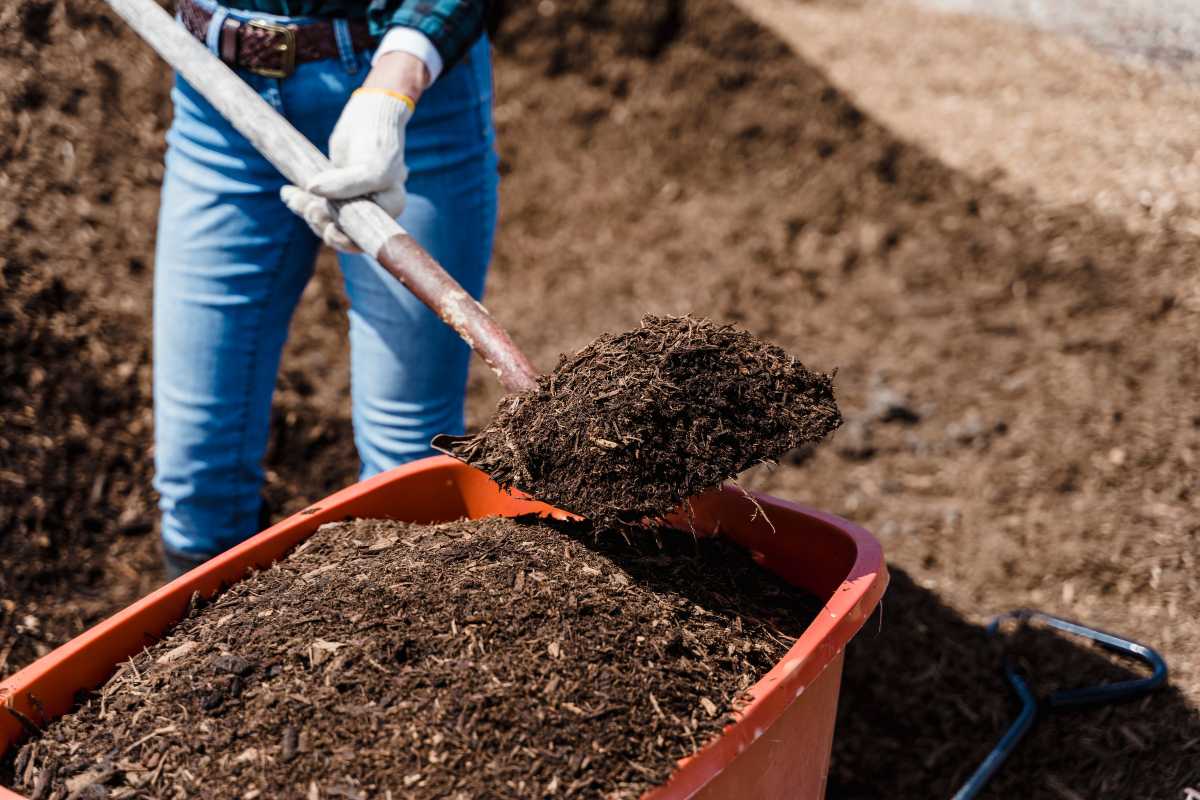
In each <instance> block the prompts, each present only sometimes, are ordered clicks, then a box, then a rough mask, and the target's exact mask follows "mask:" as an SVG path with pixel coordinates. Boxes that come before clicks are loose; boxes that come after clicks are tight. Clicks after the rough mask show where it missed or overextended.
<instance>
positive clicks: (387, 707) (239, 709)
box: [6, 517, 818, 800]
mask: <svg viewBox="0 0 1200 800" xmlns="http://www.w3.org/2000/svg"><path fill="white" fill-rule="evenodd" d="M633 539H634V541H631V542H626V541H625V540H624V539H623V538H622V537H620V536H617V535H602V536H599V537H594V536H593V535H592V534H591V533H590V532H589V531H587V529H585V528H583V527H581V526H576V525H569V524H565V523H553V522H547V521H540V520H536V519H530V518H526V519H522V520H509V519H504V518H499V517H492V518H487V519H483V520H476V521H462V522H454V523H447V524H442V525H436V526H420V525H412V524H407V523H398V522H394V521H386V520H359V521H354V522H346V523H340V524H336V525H327V526H325V527H323V528H322V529H321V530H320V531H318V532H317V533H316V534H315V535H314V536H313V537H312V538H311V539H310V540H309V541H308V542H306V543H305V544H303V545H301V546H300V547H299V548H298V549H297V551H296V552H295V553H294V554H293V555H292V556H290V557H289V558H287V559H286V560H284V561H283V562H280V563H278V564H276V565H275V566H273V567H272V568H270V569H268V570H265V571H263V572H260V573H257V574H256V575H253V576H251V577H249V578H247V579H246V580H244V581H242V582H240V583H238V584H236V585H235V586H233V587H232V588H230V589H229V590H228V591H226V592H225V593H224V594H223V595H221V596H219V597H218V598H217V599H216V600H215V601H213V602H212V603H211V604H210V605H207V606H206V607H204V608H197V609H195V610H193V612H192V613H191V614H190V615H189V616H188V618H187V619H185V620H184V621H183V622H181V623H180V624H179V625H178V626H177V627H176V628H175V629H174V630H173V631H172V632H171V634H170V635H169V636H167V637H166V638H165V639H164V640H162V641H161V642H159V643H158V644H157V645H155V646H154V647H152V648H150V649H149V650H147V651H144V652H143V653H142V654H141V655H139V656H137V657H136V658H134V659H132V661H130V662H127V663H126V664H125V665H124V666H123V667H122V668H121V669H120V670H119V671H118V673H117V674H116V675H115V676H114V677H113V678H112V679H111V680H109V682H108V683H107V684H106V685H105V686H104V687H102V688H101V689H100V690H99V691H98V692H96V693H94V694H93V695H92V696H90V697H89V698H88V699H87V700H86V701H85V702H84V703H83V705H82V706H81V708H79V709H78V710H77V711H76V712H75V713H73V714H71V715H70V716H68V717H65V718H63V719H62V720H60V721H59V722H57V723H55V724H53V725H51V726H50V727H49V728H48V729H47V731H46V732H45V733H44V735H42V736H41V737H40V738H38V739H37V740H35V741H33V742H31V743H29V744H28V745H26V746H25V747H24V748H22V749H21V750H20V751H19V753H18V755H17V756H16V758H15V760H14V761H10V763H9V769H8V770H6V771H8V773H9V775H10V776H12V777H13V779H14V780H15V782H16V784H17V786H18V788H20V789H21V790H22V791H25V792H27V793H30V794H31V795H32V796H34V797H38V798H57V799H59V800H61V798H66V797H68V796H73V797H83V796H87V797H101V796H104V797H112V798H119V797H138V798H141V797H164V796H168V797H169V796H188V797H245V796H258V797H297V796H301V797H344V798H354V797H363V798H365V797H387V796H389V795H388V792H390V793H391V794H390V796H391V797H395V798H400V797H421V798H424V797H460V798H468V797H472V798H473V797H485V796H486V797H521V798H528V797H543V796H548V797H589V798H590V797H613V798H633V797H637V796H639V795H640V794H641V793H643V792H644V791H645V790H646V789H648V788H650V787H652V786H654V785H656V784H659V783H661V782H663V781H665V780H666V779H667V777H668V776H669V775H670V773H671V771H672V769H673V767H674V765H675V762H676V761H677V760H678V759H679V758H682V757H683V756H686V755H688V754H689V753H691V752H693V751H695V750H696V749H697V748H698V747H699V746H700V745H701V744H703V743H704V742H705V741H707V740H709V739H710V738H712V737H713V736H715V735H716V734H718V733H719V732H720V730H721V728H722V727H723V726H724V725H725V724H726V723H727V722H728V721H729V714H730V712H731V710H732V709H733V708H735V707H736V705H737V704H738V703H739V701H740V698H741V697H743V695H744V692H745V690H746V689H747V688H748V687H749V686H750V685H751V684H752V683H753V682H754V681H756V680H757V679H758V678H759V677H761V676H762V675H763V674H764V673H765V672H766V671H767V670H768V669H769V668H770V667H771V666H772V665H773V664H774V663H775V662H776V661H777V660H778V659H779V658H780V657H781V656H782V655H783V653H784V652H786V650H787V648H788V647H789V646H790V645H791V642H792V641H793V637H796V636H798V635H799V634H800V633H801V632H802V631H803V630H804V628H805V627H806V626H807V624H808V623H809V621H811V619H812V618H813V614H814V612H815V610H816V608H817V607H818V604H816V602H815V601H814V600H812V598H810V597H809V596H807V595H804V594H803V593H801V592H799V591H798V590H796V589H794V588H792V587H790V586H788V585H787V584H785V583H783V582H782V581H780V580H778V579H776V578H775V577H773V576H771V575H770V574H769V573H766V572H765V571H763V570H762V569H761V568H759V567H757V566H756V565H755V564H754V563H753V561H751V560H750V558H749V557H748V556H747V555H746V554H745V552H744V551H742V550H741V549H740V548H738V547H737V546H735V545H732V544H730V543H728V542H726V541H723V540H719V539H702V540H699V541H697V540H696V539H694V538H693V537H692V536H691V535H690V534H687V533H679V532H675V531H659V532H657V534H656V536H637V537H633ZM248 792H249V793H250V794H247V793H248ZM254 792H259V793H260V794H258V795H254ZM84 793H88V794H84Z"/></svg>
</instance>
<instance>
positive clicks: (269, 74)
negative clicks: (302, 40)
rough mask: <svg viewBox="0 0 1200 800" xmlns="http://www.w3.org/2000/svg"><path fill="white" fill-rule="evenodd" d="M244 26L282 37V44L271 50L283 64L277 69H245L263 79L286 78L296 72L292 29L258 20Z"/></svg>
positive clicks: (294, 42) (293, 30)
mask: <svg viewBox="0 0 1200 800" xmlns="http://www.w3.org/2000/svg"><path fill="white" fill-rule="evenodd" d="M246 25H247V26H248V27H251V28H258V29H259V30H263V31H267V32H268V33H278V34H282V35H283V42H281V43H280V44H277V45H275V47H274V48H272V49H273V50H275V52H277V53H279V57H280V59H281V60H282V62H283V63H282V64H281V65H280V66H279V67H247V69H249V70H250V71H251V72H253V73H254V74H255V75H262V76H263V77H264V78H286V77H288V76H290V75H291V74H292V73H293V72H295V71H296V31H295V29H294V28H290V27H288V26H287V25H280V24H279V23H277V22H267V21H266V20H260V19H252V20H250V21H249V22H247V23H246Z"/></svg>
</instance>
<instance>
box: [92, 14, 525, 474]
mask: <svg viewBox="0 0 1200 800" xmlns="http://www.w3.org/2000/svg"><path fill="white" fill-rule="evenodd" d="M107 2H108V4H109V5H110V6H111V7H112V8H113V10H114V11H116V12H117V14H119V15H120V16H121V17H122V18H123V19H124V20H125V21H126V22H128V23H129V25H130V27H132V28H133V29H134V31H136V32H137V34H138V35H139V36H141V37H142V39H144V40H145V41H146V42H147V43H148V44H149V45H150V46H151V47H153V48H154V50H155V51H156V52H157V53H158V54H159V55H160V56H162V57H163V59H164V60H166V61H167V63H168V64H170V65H171V66H172V67H174V68H175V70H176V71H177V72H179V74H180V75H182V76H183V77H184V78H185V79H186V80H187V82H188V83H190V84H191V85H192V86H193V87H195V88H196V90H197V91H198V92H200V93H201V94H202V95H203V96H204V98H205V99H206V100H208V102H209V103H211V104H212V105H213V107H214V108H216V109H217V111H219V112H220V113H221V115H222V116H224V117H225V118H226V119H227V120H229V122H230V123H231V124H232V125H233V127H235V128H236V129H237V130H238V132H239V133H241V134H242V135H243V136H245V137H246V138H247V139H249V140H250V142H251V143H252V144H253V145H254V146H255V147H256V148H258V151H259V152H260V153H262V154H263V155H264V156H265V157H266V158H267V160H268V161H270V162H271V164H273V165H274V166H275V168H276V169H278V170H279V172H280V173H282V174H283V176H284V177H286V178H287V179H288V180H289V181H291V182H292V183H294V184H295V185H297V186H307V185H308V181H309V179H310V178H312V177H313V176H314V175H316V174H318V173H320V172H323V171H324V170H327V169H329V168H331V167H332V166H333V164H332V163H331V162H330V161H329V159H328V158H326V157H325V156H324V155H322V153H321V151H320V150H318V149H317V148H316V147H315V146H314V145H313V143H312V142H310V141H309V140H308V139H306V138H305V137H304V134H302V133H300V131H298V130H296V129H295V128H294V127H292V125H291V123H289V122H288V121H287V120H286V119H284V118H283V117H282V116H280V115H279V113H278V112H276V111H275V109H274V108H272V107H271V105H270V104H269V103H267V102H266V101H265V100H263V99H262V98H261V97H259V95H258V94H257V93H256V92H255V91H254V90H253V89H251V88H250V87H249V86H248V85H247V84H246V83H245V82H244V81H243V80H242V79H241V78H240V77H238V75H237V73H235V72H234V71H233V70H232V69H230V68H229V67H228V66H226V65H225V63H224V62H222V61H221V60H220V59H218V58H217V57H216V56H215V55H214V54H213V53H212V52H210V51H209V50H208V48H207V47H205V46H204V45H202V44H201V43H200V42H199V41H197V40H196V39H195V38H193V37H192V35H191V34H190V33H188V32H187V31H186V30H184V28H183V26H181V25H179V24H177V23H176V22H175V20H173V19H172V18H171V17H170V15H169V14H167V12H166V11H164V10H163V9H162V8H161V7H159V6H158V4H157V3H155V2H154V0H107ZM329 208H330V210H331V211H332V212H333V217H334V219H335V220H336V221H337V224H338V227H340V228H341V229H342V230H343V231H345V232H346V235H347V236H349V237H350V238H351V239H352V240H353V241H354V243H355V244H356V245H358V247H359V248H360V249H361V250H362V251H363V252H364V253H367V254H368V255H372V256H374V257H375V260H377V261H378V262H379V263H380V264H381V265H382V266H383V268H384V269H386V270H387V271H388V272H390V273H391V274H392V275H394V276H395V277H396V278H397V279H398V280H399V281H400V282H401V283H403V284H404V285H405V286H407V287H408V289H409V290H410V291H411V292H412V293H413V294H414V295H416V296H417V298H418V299H420V300H421V302H423V303H425V305H427V306H429V307H430V308H431V309H433V311H434V312H435V313H436V314H437V315H438V316H439V317H441V319H442V321H443V322H445V323H446V324H447V325H449V326H450V327H451V328H453V329H454V330H455V331H456V332H457V333H458V335H459V336H461V337H462V338H463V341H465V342H466V343H467V344H468V345H470V346H471V349H472V350H474V351H475V352H476V353H478V354H479V356H480V357H481V358H482V359H483V360H484V362H486V363H487V365H488V366H489V367H491V369H492V371H493V372H494V373H496V377H497V378H499V380H500V384H501V385H502V386H503V387H504V388H505V390H506V391H509V392H524V391H528V390H530V389H533V388H534V387H535V386H536V385H537V373H536V372H535V371H534V369H533V366H532V365H531V364H530V362H529V359H527V358H526V357H525V355H524V354H523V353H522V352H521V351H520V350H519V349H518V348H517V346H516V345H515V344H513V341H512V339H510V338H509V336H508V334H507V333H505V331H504V329H503V328H502V327H500V324H499V323H498V322H496V320H495V319H493V318H492V315H491V314H489V313H488V311H487V309H485V308H484V307H483V306H482V305H481V304H480V303H479V302H478V301H476V300H475V299H474V298H473V297H471V295H470V294H468V293H467V292H466V290H464V289H463V288H462V286H460V285H459V283H458V281H456V280H454V278H453V277H452V276H451V275H450V273H448V272H446V270H445V269H444V268H443V267H442V266H441V265H440V264H438V263H437V261H436V260H434V258H433V256H431V255H429V253H428V252H426V250H425V249H424V248H423V247H421V245H420V244H418V243H417V241H416V240H415V239H413V237H412V236H411V235H410V234H409V233H408V232H407V231H406V230H404V228H402V227H401V226H400V224H399V223H398V222H396V221H395V220H394V219H392V218H391V217H390V216H389V215H388V213H387V212H386V211H384V210H383V209H382V208H380V207H379V206H378V205H376V204H375V203H374V202H373V201H372V200H370V199H367V198H358V199H354V200H346V201H336V200H331V201H329ZM458 438H459V437H451V436H439V437H438V438H437V439H436V440H435V441H436V446H438V449H440V450H442V451H443V452H448V449H449V448H448V445H449V444H452V443H453V442H454V441H455V440H456V439H458ZM450 454H451V455H453V453H450Z"/></svg>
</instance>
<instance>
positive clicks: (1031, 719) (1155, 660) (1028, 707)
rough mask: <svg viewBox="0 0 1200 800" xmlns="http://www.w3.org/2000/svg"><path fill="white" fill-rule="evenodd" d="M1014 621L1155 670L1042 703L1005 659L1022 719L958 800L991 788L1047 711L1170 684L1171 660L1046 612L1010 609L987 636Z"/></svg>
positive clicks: (1122, 697)
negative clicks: (1037, 625) (1052, 631)
mask: <svg viewBox="0 0 1200 800" xmlns="http://www.w3.org/2000/svg"><path fill="white" fill-rule="evenodd" d="M1009 620H1016V621H1017V622H1019V623H1021V624H1022V625H1025V624H1028V623H1029V622H1031V621H1035V620H1036V621H1038V622H1044V623H1045V624H1047V625H1049V626H1050V627H1052V628H1056V629H1058V630H1060V631H1063V632H1065V633H1070V634H1073V635H1075V636H1081V637H1083V638H1085V639H1089V640H1091V641H1093V642H1096V643H1097V644H1098V645H1100V646H1101V647H1104V648H1105V649H1107V650H1111V651H1113V652H1116V653H1120V654H1122V655H1127V656H1130V657H1132V658H1136V659H1137V660H1139V661H1141V662H1143V663H1145V664H1146V665H1148V666H1149V667H1150V668H1151V670H1152V672H1151V674H1150V675H1148V676H1147V677H1145V678H1136V679H1134V680H1128V681H1117V682H1115V683H1105V684H1101V685H1099V686H1083V687H1080V688H1078V689H1064V690H1061V691H1057V692H1054V693H1052V694H1050V695H1047V696H1046V697H1045V698H1044V699H1043V700H1042V701H1041V703H1039V702H1038V699H1037V698H1036V697H1035V696H1034V694H1033V692H1032V691H1031V690H1030V688H1029V684H1028V683H1027V682H1026V681H1025V679H1024V678H1023V677H1021V675H1020V673H1019V672H1018V671H1017V668H1016V665H1015V663H1014V661H1013V659H1012V658H1011V657H1009V656H1005V658H1004V675H1005V677H1006V678H1007V679H1008V682H1009V684H1010V685H1011V686H1012V688H1013V691H1014V692H1015V693H1016V695H1017V698H1018V699H1019V700H1020V701H1021V713H1020V714H1018V715H1017V719H1016V720H1015V721H1014V722H1013V724H1012V725H1010V726H1009V728H1008V730H1007V731H1005V732H1004V736H1002V737H1001V738H1000V741H999V742H998V743H997V744H996V746H995V747H994V748H992V751H991V752H990V753H988V756H987V758H985V759H984V760H983V763H982V764H980V765H979V768H978V769H976V770H975V773H974V774H973V775H971V777H970V778H968V779H967V782H966V783H964V784H963V785H962V788H961V789H959V790H958V792H956V793H955V795H954V799H953V800H972V798H974V797H976V796H978V794H979V793H980V792H981V791H982V790H983V787H984V786H986V785H987V783H988V781H990V780H991V779H992V777H993V776H994V775H995V774H996V772H998V771H999V769H1000V767H1001V766H1003V764H1004V762H1005V761H1006V760H1008V757H1009V756H1010V755H1012V751H1013V750H1014V749H1015V748H1016V746H1017V744H1018V743H1019V742H1020V741H1021V740H1022V739H1023V738H1025V735H1026V734H1028V733H1029V731H1030V730H1031V729H1032V728H1033V726H1034V724H1035V723H1036V722H1037V719H1038V714H1039V711H1042V712H1043V713H1045V712H1050V711H1053V710H1054V709H1056V708H1081V707H1085V706H1095V705H1107V704H1109V703H1115V702H1119V701H1122V700H1131V699H1133V698H1135V697H1140V696H1142V695H1144V694H1147V693H1149V692H1152V691H1154V690H1155V689H1157V688H1158V687H1159V686H1162V685H1163V684H1164V683H1165V682H1166V680H1167V662H1166V661H1164V660H1163V657H1162V656H1160V655H1159V654H1158V652H1157V651H1156V650H1154V649H1153V648H1151V647H1147V646H1146V645H1144V644H1140V643H1138V642H1135V641H1133V640H1131V639H1126V638H1124V637H1122V636H1117V635H1116V634H1112V633H1107V632H1105V631H1101V630H1096V629H1095V628H1089V627H1088V626H1086V625H1081V624H1080V623H1078V622H1072V621H1071V620H1069V619H1063V618H1062V617H1055V616H1052V615H1050V614H1043V613H1042V612H1040V611H1034V610H1032V609H1028V608H1022V609H1018V610H1016V611H1010V612H1008V613H1007V614H1001V615H1000V616H998V617H996V618H995V619H993V620H992V621H991V624H989V625H988V627H987V632H988V635H989V636H995V635H997V633H999V630H1000V626H1001V625H1002V624H1004V623H1005V622H1007V621H1009Z"/></svg>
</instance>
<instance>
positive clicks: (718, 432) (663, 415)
mask: <svg viewBox="0 0 1200 800" xmlns="http://www.w3.org/2000/svg"><path fill="white" fill-rule="evenodd" d="M841 422H842V417H841V414H840V412H839V411H838V407H837V403H836V402H835V400H834V396H833V380H832V376H830V375H823V374H821V373H817V372H812V371H810V370H808V369H807V368H806V367H805V366H804V365H803V364H801V363H800V362H799V361H798V360H797V359H796V358H795V357H794V356H792V355H789V354H788V353H786V352H785V351H783V350H782V349H780V348H779V347H776V346H775V345H773V344H770V343H768V342H765V341H763V340H762V339H759V338H758V337H756V336H754V335H752V334H750V333H748V332H746V331H743V330H739V329H737V328H735V327H734V326H732V325H719V324H717V323H715V322H713V321H711V320H707V319H699V318H696V317H691V316H685V317H655V316H647V317H645V318H643V319H642V324H641V326H640V327H638V328H635V329H634V330H631V331H627V332H624V333H620V334H615V335H614V334H605V335H603V336H601V337H600V338H598V339H596V340H595V341H593V342H592V343H591V344H589V345H588V346H587V347H585V348H583V349H582V350H580V351H579V352H577V353H575V354H573V355H564V356H562V358H561V359H560V360H559V363H558V366H557V367H556V368H555V370H554V371H553V372H551V373H550V374H549V375H544V376H542V377H541V378H540V379H539V381H538V386H537V389H536V390H534V391H531V392H525V393H522V394H518V395H512V396H509V397H505V398H503V399H502V400H501V401H500V404H499V406H498V407H497V409H496V414H495V416H494V417H493V418H492V421H491V422H490V423H489V424H488V425H487V426H486V427H485V428H484V429H483V430H482V431H480V432H479V433H478V434H476V435H475V436H474V437H472V438H471V439H468V440H466V441H464V442H461V443H459V444H458V445H457V446H456V447H455V448H454V453H455V455H458V456H459V457H461V458H463V459H464V460H466V461H467V462H468V463H470V464H471V465H473V466H475V467H478V468H479V469H482V470H483V471H484V472H487V473H488V474H489V475H491V476H492V478H493V479H495V480H496V482H497V483H499V484H500V485H501V486H503V487H505V488H517V489H520V490H522V491H525V492H527V493H529V494H531V495H533V496H534V497H536V498H538V499H539V500H544V501H546V502H548V503H551V504H553V505H556V506H560V507H562V508H566V509H569V510H571V511H574V512H576V513H578V514H582V515H583V516H585V517H588V518H589V519H591V520H593V521H595V522H597V523H598V524H604V525H613V524H618V523H640V522H642V521H643V520H646V519H650V520H654V519H658V518H661V517H663V516H664V515H666V514H668V513H670V512H671V511H673V510H674V509H676V508H678V507H679V506H680V504H681V503H683V501H684V500H685V499H686V498H688V497H692V496H693V495H696V494H699V493H700V492H702V491H704V490H705V489H709V488H712V487H714V486H717V485H719V484H720V483H721V482H722V481H725V480H728V479H731V478H734V477H736V476H737V474H738V473H739V472H741V471H743V470H745V469H747V468H748V467H751V466H753V465H754V464H757V463H759V462H766V461H772V460H774V459H777V458H778V457H779V456H781V455H783V454H784V453H786V452H787V451H789V450H791V449H793V448H795V447H799V446H801V445H808V444H813V443H815V442H817V441H820V440H821V439H823V438H824V437H825V436H826V435H828V434H829V433H832V432H833V431H834V430H836V429H837V427H838V426H839V425H841Z"/></svg>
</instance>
